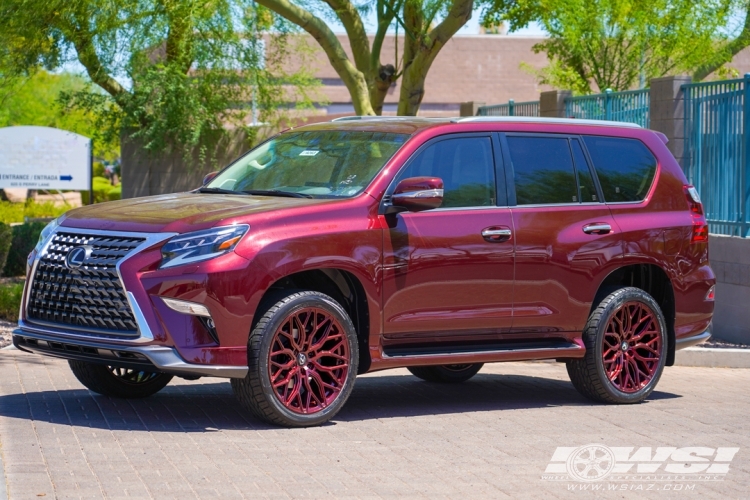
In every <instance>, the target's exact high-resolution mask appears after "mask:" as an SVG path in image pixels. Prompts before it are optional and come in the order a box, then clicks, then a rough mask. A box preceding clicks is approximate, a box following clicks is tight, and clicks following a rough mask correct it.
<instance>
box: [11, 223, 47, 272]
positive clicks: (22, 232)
mask: <svg viewBox="0 0 750 500" xmlns="http://www.w3.org/2000/svg"><path fill="white" fill-rule="evenodd" d="M44 226H46V224H45V223H44V222H32V223H29V224H21V225H19V226H13V242H12V244H11V246H10V251H9V252H8V260H7V262H6V263H5V268H4V269H3V276H23V275H25V274H26V258H27V257H28V256H29V253H30V252H31V251H32V250H33V249H34V247H35V246H36V243H37V241H39V233H41V232H42V229H44Z"/></svg>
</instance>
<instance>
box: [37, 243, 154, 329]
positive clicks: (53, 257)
mask: <svg viewBox="0 0 750 500" xmlns="http://www.w3.org/2000/svg"><path fill="white" fill-rule="evenodd" d="M143 241H144V239H143V238H132V237H120V236H103V235H102V236H99V235H90V234H81V233H76V232H73V231H70V232H69V231H58V232H57V233H56V234H55V235H54V236H53V237H52V241H51V242H50V244H49V245H48V246H47V250H46V252H45V254H44V255H43V256H42V258H41V259H40V260H39V262H38V264H37V268H36V273H35V274H34V278H33V281H32V282H31V292H30V294H29V303H28V307H27V319H28V321H29V322H31V323H38V324H52V325H57V326H63V327H67V328H70V329H73V330H76V331H79V332H80V331H84V332H89V333H92V334H95V335H104V336H115V337H133V336H137V335H138V331H137V330H138V326H137V324H136V321H135V317H134V316H133V311H132V310H131V309H130V304H129V303H128V300H127V297H126V295H125V289H124V288H123V286H122V282H120V277H119V275H118V274H117V263H118V262H120V260H122V258H123V257H125V255H127V254H128V253H129V252H130V251H131V250H133V249H134V248H136V247H137V246H138V245H139V244H141V243H142V242H143ZM75 247H83V248H84V250H85V256H84V257H83V262H82V263H80V267H77V268H72V269H71V268H70V267H68V265H67V264H66V262H65V259H66V257H67V256H68V253H70V251H71V250H72V249H73V248H75Z"/></svg>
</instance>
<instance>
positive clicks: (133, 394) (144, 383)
mask: <svg viewBox="0 0 750 500" xmlns="http://www.w3.org/2000/svg"><path fill="white" fill-rule="evenodd" d="M68 364H69V365H70V369H71V370H73V375H75V376H76V378H77V379H78V381H79V382H80V383H82V384H83V385H84V386H86V388H87V389H89V390H91V391H94V392H96V393H98V394H101V395H103V396H110V397H113V398H124V399H135V398H146V397H148V396H151V395H153V394H156V393H157V392H159V391H160V390H162V389H164V387H166V385H167V384H168V383H169V381H170V380H172V375H168V374H166V373H158V372H157V373H152V372H144V371H139V370H131V369H124V368H115V367H109V366H107V365H100V364H97V363H88V362H86V361H75V360H70V361H68Z"/></svg>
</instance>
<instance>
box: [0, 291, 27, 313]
mask: <svg viewBox="0 0 750 500" xmlns="http://www.w3.org/2000/svg"><path fill="white" fill-rule="evenodd" d="M22 295H23V283H0V318H2V319H4V320H7V321H18V311H19V310H20V309H21V296H22Z"/></svg>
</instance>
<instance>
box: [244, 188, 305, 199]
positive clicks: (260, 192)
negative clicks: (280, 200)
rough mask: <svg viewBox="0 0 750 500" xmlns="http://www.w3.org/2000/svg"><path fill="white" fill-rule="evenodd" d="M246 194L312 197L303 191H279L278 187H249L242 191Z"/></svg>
mask: <svg viewBox="0 0 750 500" xmlns="http://www.w3.org/2000/svg"><path fill="white" fill-rule="evenodd" d="M242 192H243V193H247V194H254V195H258V196H284V197H286V198H312V197H313V196H312V195H309V194H303V193H293V192H292V191H280V190H278V189H249V190H247V191H242Z"/></svg>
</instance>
